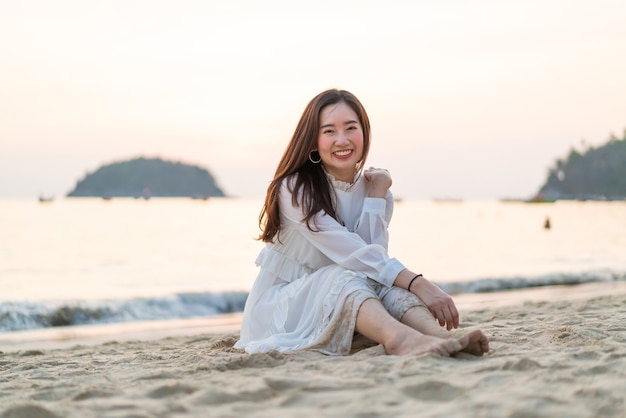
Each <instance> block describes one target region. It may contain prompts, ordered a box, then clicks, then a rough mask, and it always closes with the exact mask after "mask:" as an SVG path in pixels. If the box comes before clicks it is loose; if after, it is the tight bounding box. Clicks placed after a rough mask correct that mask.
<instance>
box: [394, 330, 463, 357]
mask: <svg viewBox="0 0 626 418" xmlns="http://www.w3.org/2000/svg"><path fill="white" fill-rule="evenodd" d="M383 345H384V347H385V351H386V352H387V354H394V355H399V356H403V355H407V354H413V355H420V354H428V353H435V354H439V355H441V356H444V357H449V356H450V355H452V354H454V353H458V352H459V351H461V350H462V349H463V343H461V342H460V341H459V340H455V339H452V338H450V339H442V338H438V337H433V336H430V335H424V334H420V333H419V332H414V331H412V332H408V333H406V334H404V335H398V336H397V338H395V339H394V340H393V341H390V342H388V343H387V344H383Z"/></svg>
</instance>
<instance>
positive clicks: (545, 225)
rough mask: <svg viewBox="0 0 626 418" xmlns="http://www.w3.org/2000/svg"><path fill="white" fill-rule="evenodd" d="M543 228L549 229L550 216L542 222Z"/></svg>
mask: <svg viewBox="0 0 626 418" xmlns="http://www.w3.org/2000/svg"><path fill="white" fill-rule="evenodd" d="M543 227H544V229H550V227H551V225H550V218H546V222H545V223H544V224H543Z"/></svg>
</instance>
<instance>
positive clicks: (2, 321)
mask: <svg viewBox="0 0 626 418" xmlns="http://www.w3.org/2000/svg"><path fill="white" fill-rule="evenodd" d="M624 281H626V272H612V271H594V272H587V273H575V274H574V273H559V274H546V275H542V276H536V277H501V278H481V279H476V280H471V281H462V282H451V281H446V282H437V281H435V283H436V284H437V285H438V286H439V287H441V288H442V289H443V290H444V291H445V292H447V293H448V294H450V295H458V294H464V293H465V294H466V293H488V292H502V291H508V290H521V289H527V288H535V287H541V286H571V285H580V284H586V283H610V282H624ZM247 297H248V293H247V292H244V291H233V292H220V293H212V292H202V293H178V294H175V295H171V296H163V297H152V298H135V299H119V300H96V301H56V302H0V332H7V331H20V330H32V329H40V328H49V327H58V326H71V325H88V324H89V325H95V324H108V323H117V322H133V321H145V320H164V319H184V318H193V317H206V316H213V315H219V314H226V313H234V312H241V311H243V308H244V305H245V302H246V298H247Z"/></svg>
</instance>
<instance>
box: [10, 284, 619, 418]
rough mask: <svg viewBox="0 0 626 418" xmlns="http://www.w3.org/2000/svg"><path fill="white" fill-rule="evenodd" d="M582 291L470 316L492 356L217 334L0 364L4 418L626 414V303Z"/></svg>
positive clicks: (26, 355)
mask: <svg viewBox="0 0 626 418" xmlns="http://www.w3.org/2000/svg"><path fill="white" fill-rule="evenodd" d="M553 290H554V289H553ZM578 290H581V291H582V290H585V289H578ZM587 290H588V289H587ZM606 290H607V291H608V290H610V289H606ZM575 293H576V294H575V295H572V294H570V295H568V296H565V295H564V296H563V297H562V298H559V299H558V300H549V295H548V294H544V296H545V297H544V298H539V297H537V296H536V295H535V298H536V299H537V300H534V301H529V300H525V301H520V300H518V302H519V303H514V304H509V305H507V306H504V305H503V306H495V305H494V306H489V307H487V306H482V307H480V306H479V307H477V308H473V309H467V310H466V309H465V308H463V312H462V315H463V317H464V321H463V324H462V331H464V332H467V331H469V330H472V329H475V328H480V329H482V330H483V331H484V332H485V333H486V334H487V335H488V336H489V338H490V346H491V352H490V353H489V354H487V355H485V356H483V357H475V356H471V355H468V354H463V353H461V354H459V355H457V356H456V357H454V358H445V357H440V356H437V355H432V354H427V355H421V356H389V355H385V354H384V350H383V349H382V347H381V346H373V347H368V348H359V349H355V351H354V353H353V354H351V355H349V356H337V357H334V356H326V355H323V354H320V353H317V352H312V351H296V352H289V353H279V352H269V353H259V354H252V355H250V354H247V353H245V352H243V351H242V350H237V349H234V348H233V344H234V343H235V341H236V339H237V336H238V331H234V332H226V330H221V331H218V332H217V333H212V332H211V330H210V329H208V328H207V327H204V328H203V329H204V331H203V332H202V333H198V334H196V333H195V332H196V331H197V329H195V328H193V327H192V328H187V329H185V328H179V329H177V330H176V331H175V332H174V330H173V329H172V330H170V331H171V335H170V336H168V337H165V338H160V339H154V340H150V339H143V338H142V337H141V335H139V334H137V335H135V336H136V338H134V339H129V340H127V341H121V340H119V339H116V341H109V342H105V343H100V344H93V345H76V344H75V345H73V346H72V347H71V348H54V349H43V350H40V349H37V350H22V351H16V352H11V353H0V417H3V418H8V417H34V416H39V417H46V418H60V417H69V418H72V417H80V418H85V417H86V418H89V417H130V416H145V417H147V416H176V417H206V416H207V415H210V416H215V417H233V416H249V417H265V416H275V417H279V418H288V417H294V416H302V417H305V416H325V417H337V416H348V417H350V416H352V417H356V416H372V417H381V418H396V417H410V416H415V414H416V413H418V414H419V415H420V416H422V417H433V418H434V417H443V416H445V417H459V418H460V417H467V416H482V417H494V418H495V417H502V416H507V417H530V416H533V417H535V416H568V417H580V418H592V417H598V416H602V417H607V418H613V417H615V418H617V417H622V416H623V411H624V410H625V409H626V401H625V400H624V396H623V394H624V393H625V391H626V327H625V325H624V324H625V323H626V293H624V292H623V291H613V292H612V293H611V294H604V295H597V294H592V295H591V296H590V297H583V295H584V293H581V292H575ZM461 305H462V304H461ZM234 319H235V318H233V320H234ZM204 321H206V319H202V320H201V322H202V323H206V322H204ZM235 322H236V321H235ZM178 325H180V324H178ZM216 325H217V324H216ZM231 325H232V324H231ZM129 332H130V330H129ZM149 334H150V333H149ZM151 335H154V334H151Z"/></svg>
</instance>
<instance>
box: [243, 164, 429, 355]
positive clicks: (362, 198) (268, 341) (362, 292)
mask: <svg viewBox="0 0 626 418" xmlns="http://www.w3.org/2000/svg"><path fill="white" fill-rule="evenodd" d="M329 178H330V180H331V183H332V185H333V187H334V190H335V194H336V213H337V216H338V217H339V219H340V220H341V221H342V223H343V224H342V223H340V222H338V221H336V220H335V219H334V218H332V217H331V216H329V215H326V214H325V213H324V212H322V213H319V214H318V215H317V216H316V217H315V218H314V227H313V229H314V231H311V230H310V229H309V228H308V227H307V226H306V224H305V223H304V222H303V221H302V219H303V218H304V214H303V212H302V210H301V208H300V207H298V206H294V205H293V204H292V194H291V192H290V191H289V188H288V187H287V185H286V184H285V183H287V181H293V180H294V178H293V177H292V178H290V179H288V180H287V181H284V182H283V184H282V185H281V189H280V197H279V199H280V200H279V207H280V217H281V231H280V235H279V239H280V242H279V241H278V240H277V239H275V241H276V242H274V243H268V244H267V245H266V246H265V247H264V248H263V250H261V253H260V254H259V256H258V258H257V260H256V263H257V265H258V266H260V271H259V274H258V276H257V279H256V281H255V283H254V285H253V287H252V289H251V291H250V294H249V296H248V299H247V301H246V305H245V309H244V314H243V321H242V325H241V334H240V339H239V341H238V342H237V343H236V344H235V347H237V348H244V349H245V350H246V351H247V352H249V353H255V352H266V351H270V350H278V351H291V350H298V349H314V350H318V351H321V352H323V353H326V354H347V353H348V352H349V351H350V348H351V345H352V338H353V334H354V327H355V322H356V315H357V312H358V309H359V307H360V305H361V303H363V301H365V300H366V299H368V298H372V297H374V298H378V299H381V300H383V298H385V295H386V294H387V293H389V291H390V290H391V289H392V285H393V282H394V280H395V278H396V276H397V275H398V273H400V271H402V270H403V269H404V268H405V267H404V265H402V263H400V262H399V261H398V260H396V259H394V258H391V257H390V256H389V255H388V253H387V245H388V232H387V226H388V224H389V221H390V219H391V215H392V212H393V197H392V195H391V192H389V193H388V194H387V197H386V198H385V199H380V198H370V197H367V184H366V182H365V180H364V178H363V176H360V177H359V178H358V179H357V181H356V182H355V183H354V184H352V185H350V184H348V183H344V182H341V181H337V180H335V179H334V178H333V177H332V176H330V175H329ZM344 225H345V226H344ZM393 289H396V290H399V288H397V287H394V288H393ZM402 292H403V293H404V294H405V295H404V296H401V297H400V299H406V294H408V295H410V296H413V295H412V294H410V293H409V292H406V291H404V290H402ZM392 293H393V292H392ZM396 299H398V298H396ZM414 299H415V300H416V301H413V303H412V305H411V306H414V305H416V304H419V299H417V298H414ZM405 305H406V304H405ZM403 309H404V310H406V309H407V307H406V306H405V307H404V308H403ZM388 310H389V309H388ZM403 313H404V312H400V313H398V314H396V315H395V316H398V315H402V314H403Z"/></svg>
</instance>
